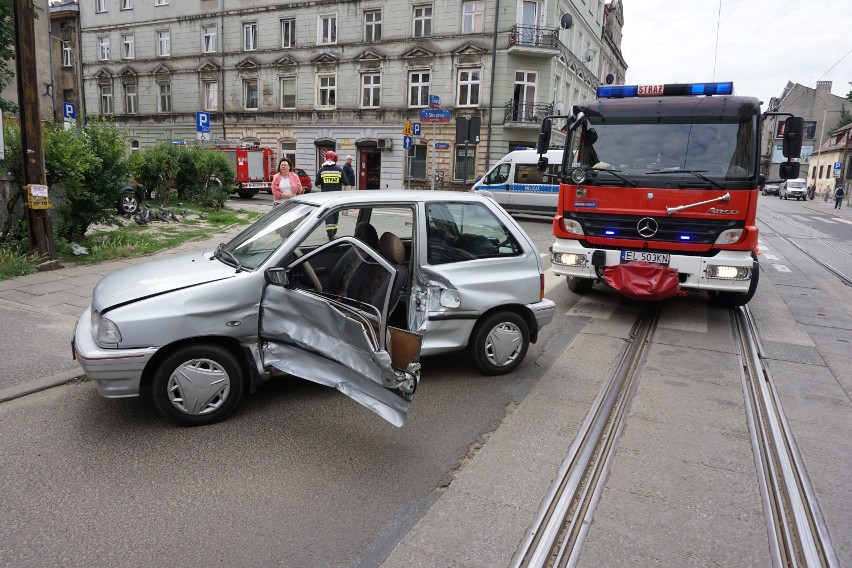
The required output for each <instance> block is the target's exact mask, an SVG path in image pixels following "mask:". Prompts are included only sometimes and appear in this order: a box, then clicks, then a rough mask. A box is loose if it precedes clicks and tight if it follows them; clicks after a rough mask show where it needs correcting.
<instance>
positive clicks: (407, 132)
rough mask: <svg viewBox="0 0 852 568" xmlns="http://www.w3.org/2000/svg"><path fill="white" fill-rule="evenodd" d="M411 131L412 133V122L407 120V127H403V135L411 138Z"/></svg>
mask: <svg viewBox="0 0 852 568" xmlns="http://www.w3.org/2000/svg"><path fill="white" fill-rule="evenodd" d="M411 131H412V128H411V121H410V120H406V121H405V126H403V127H402V135H403V136H411Z"/></svg>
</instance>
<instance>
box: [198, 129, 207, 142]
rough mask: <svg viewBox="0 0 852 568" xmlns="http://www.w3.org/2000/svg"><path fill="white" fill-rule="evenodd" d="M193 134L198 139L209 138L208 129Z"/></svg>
mask: <svg viewBox="0 0 852 568" xmlns="http://www.w3.org/2000/svg"><path fill="white" fill-rule="evenodd" d="M195 136H196V137H197V138H198V139H199V140H210V131H209V130H208V131H207V132H196V133H195Z"/></svg>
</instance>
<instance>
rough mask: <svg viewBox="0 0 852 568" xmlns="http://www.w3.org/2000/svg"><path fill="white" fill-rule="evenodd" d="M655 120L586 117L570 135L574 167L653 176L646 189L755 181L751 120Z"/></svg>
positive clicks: (636, 175)
mask: <svg viewBox="0 0 852 568" xmlns="http://www.w3.org/2000/svg"><path fill="white" fill-rule="evenodd" d="M657 120H658V118H657V117H653V118H650V117H642V118H641V119H636V118H621V117H618V118H612V117H609V118H601V117H590V118H589V120H588V122H586V123H585V124H584V125H583V126H582V127H581V128H579V129H578V130H577V131H576V132H575V134H574V139H573V141H572V146H573V149H574V150H576V151H577V156H578V162H576V163H575V164H574V166H575V167H576V166H589V167H595V166H597V167H598V169H611V170H616V171H618V172H619V173H620V174H621V175H623V176H626V177H629V178H631V179H636V178H637V177H639V178H641V177H643V176H648V178H649V180H650V179H651V178H652V177H653V181H652V182H651V183H650V184H651V185H652V184H658V183H668V182H664V181H663V179H666V180H671V178H672V177H674V178H677V180H678V182H683V181H684V180H685V179H686V178H691V180H692V181H695V182H698V183H700V182H701V180H700V179H695V178H696V177H701V176H704V177H705V178H710V179H712V180H714V181H720V180H725V181H732V182H736V181H740V182H746V181H749V180H754V179H755V178H756V176H757V172H756V168H757V159H756V152H757V144H756V137H755V136H756V134H755V128H756V120H755V119H754V118H753V117H748V118H746V119H744V120H743V121H740V120H738V119H737V117H729V118H726V117H718V116H717V117H712V119H711V118H710V117H701V118H700V119H698V118H696V117H691V118H683V119H680V118H677V117H664V118H661V119H659V120H661V121H660V122H657ZM702 120H703V121H702ZM689 171H692V172H697V173H700V174H701V176H695V174H689V173H688V172H689ZM661 178H662V179H661ZM643 185H649V184H645V183H643ZM732 189H737V187H736V186H735V187H732ZM743 189H745V186H743Z"/></svg>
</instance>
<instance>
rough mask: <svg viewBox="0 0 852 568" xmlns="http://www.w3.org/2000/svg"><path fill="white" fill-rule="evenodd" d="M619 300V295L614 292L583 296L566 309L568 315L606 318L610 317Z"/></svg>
mask: <svg viewBox="0 0 852 568" xmlns="http://www.w3.org/2000/svg"><path fill="white" fill-rule="evenodd" d="M619 302H620V297H619V296H617V295H615V294H607V295H603V294H595V295H594V296H583V297H582V298H580V301H579V302H577V303H576V304H574V306H573V307H572V308H571V309H570V310H568V315H569V316H583V317H588V318H592V319H598V320H608V319H611V318H612V315H613V314H614V313H615V310H616V308H617V307H618V304H619Z"/></svg>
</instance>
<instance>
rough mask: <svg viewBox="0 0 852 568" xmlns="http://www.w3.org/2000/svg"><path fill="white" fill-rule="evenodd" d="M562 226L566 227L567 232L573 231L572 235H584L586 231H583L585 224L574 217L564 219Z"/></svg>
mask: <svg viewBox="0 0 852 568" xmlns="http://www.w3.org/2000/svg"><path fill="white" fill-rule="evenodd" d="M562 228H563V229H565V232H567V233H571V234H572V235H579V236H581V237H582V236H583V235H585V234H586V233H584V232H583V226H582V225H581V224H580V222H579V221H575V220H574V219H565V218H563V219H562Z"/></svg>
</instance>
